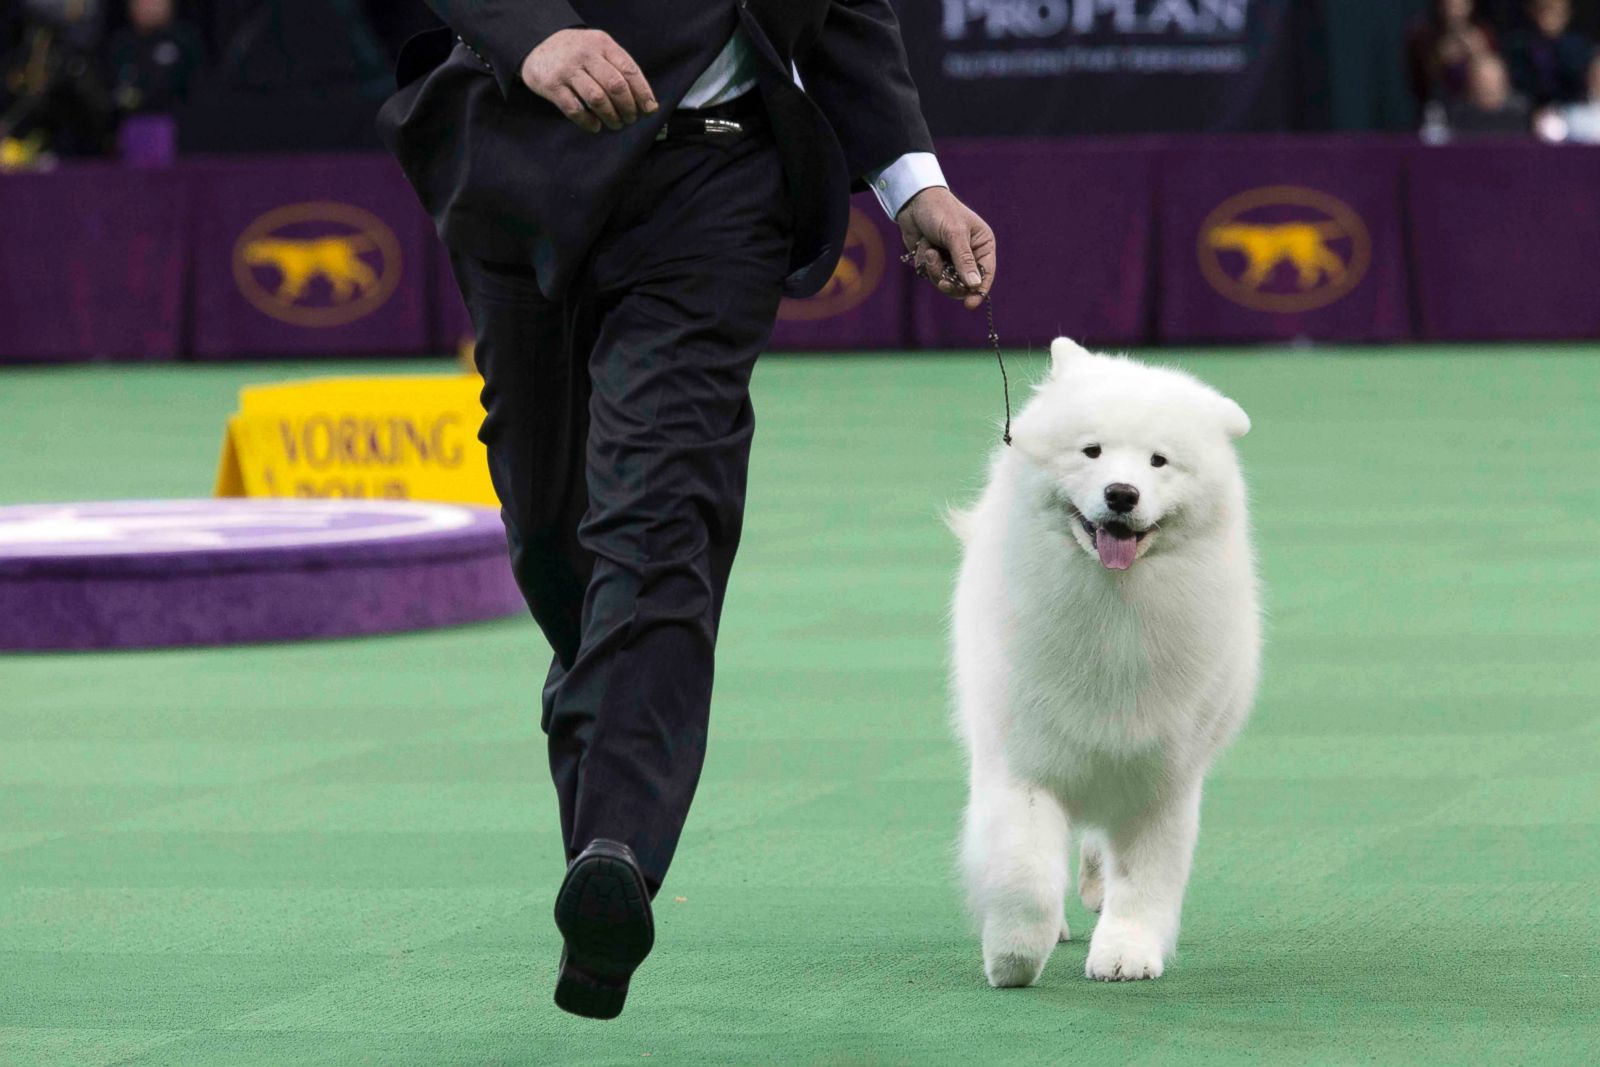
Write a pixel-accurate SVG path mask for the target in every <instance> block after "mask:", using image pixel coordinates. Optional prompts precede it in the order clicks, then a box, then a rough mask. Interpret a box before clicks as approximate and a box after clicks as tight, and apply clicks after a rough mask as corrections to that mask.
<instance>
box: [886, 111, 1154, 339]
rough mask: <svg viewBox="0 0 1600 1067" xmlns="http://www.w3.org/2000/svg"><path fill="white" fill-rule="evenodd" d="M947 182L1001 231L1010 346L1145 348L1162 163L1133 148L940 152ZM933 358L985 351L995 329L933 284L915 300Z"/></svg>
mask: <svg viewBox="0 0 1600 1067" xmlns="http://www.w3.org/2000/svg"><path fill="white" fill-rule="evenodd" d="M939 159H940V162H941V163H942V164H943V167H944V171H945V177H946V178H948V179H949V181H950V184H951V187H952V188H953V189H955V190H956V191H957V193H958V195H960V197H961V198H962V200H964V201H965V202H966V203H968V204H971V205H972V206H973V207H974V208H975V209H976V210H977V211H979V212H980V213H981V214H982V215H983V216H984V218H985V219H987V220H988V222H989V225H990V226H992V227H994V231H995V239H996V243H997V245H998V247H999V254H1000V255H999V258H1000V265H999V271H998V276H997V282H998V284H999V286H1000V287H999V288H998V289H997V290H996V291H995V308H996V312H995V315H996V322H995V325H996V327H997V329H998V330H999V331H1000V339H1001V341H1002V342H1003V343H1004V344H1005V345H1007V346H1008V347H1018V346H1028V345H1032V346H1037V347H1043V346H1048V345H1049V343H1050V342H1051V341H1052V340H1054V339H1055V338H1057V337H1060V336H1063V335H1065V336H1068V337H1072V338H1074V339H1075V340H1079V341H1086V342H1090V343H1098V344H1104V345H1131V344H1137V343H1139V342H1140V341H1142V340H1143V339H1144V338H1145V336H1146V334H1147V332H1148V330H1147V323H1148V322H1149V317H1150V285H1149V277H1150V247H1151V238H1152V236H1153V234H1152V230H1153V221H1154V220H1153V218H1152V214H1151V211H1150V205H1151V204H1152V203H1153V202H1154V192H1153V187H1154V175H1155V166H1154V163H1155V156H1154V155H1153V154H1152V153H1150V152H1142V151H1137V150H1134V149H1131V148H1130V147H1128V146H1126V145H1116V146H1106V145H1098V146H1082V147H1075V148H1074V149H1073V150H1072V151H1070V152H1064V151H1062V146H1061V143H1060V142H1056V141H994V142H972V141H957V142H954V143H952V144H950V145H947V146H941V149H940V152H939ZM912 324H913V335H912V336H913V338H914V342H915V344H916V345H918V346H919V347H926V348H978V347H982V346H983V344H984V340H985V337H986V335H987V324H986V322H985V320H984V316H983V315H982V313H981V312H980V313H977V314H974V313H971V312H968V311H967V310H966V309H965V308H963V307H962V306H961V305H960V304H957V303H955V302H954V301H952V300H950V299H949V298H948V297H944V296H941V295H940V294H939V293H937V292H935V291H934V290H933V289H932V288H931V287H929V286H927V285H926V284H921V285H918V286H917V289H916V295H915V297H914V298H913V301H912Z"/></svg>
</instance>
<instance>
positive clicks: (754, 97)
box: [656, 92, 767, 141]
mask: <svg viewBox="0 0 1600 1067" xmlns="http://www.w3.org/2000/svg"><path fill="white" fill-rule="evenodd" d="M766 125H767V112H766V108H764V107H762V106H761V94H760V93H756V92H748V93H745V94H744V95H743V96H741V97H739V98H738V99H736V100H729V101H728V102H727V103H726V104H718V105H717V106H716V107H700V108H693V109H686V108H680V109H679V110H677V111H674V112H673V113H672V114H671V115H668V116H667V121H666V122H665V123H664V124H663V125H662V127H661V131H660V132H659V133H657V134H656V140H658V141H668V140H674V141H675V140H678V139H680V138H695V139H702V140H707V141H723V140H732V139H734V138H736V137H743V136H745V135H746V134H751V133H755V132H756V131H757V130H761V129H765V128H766Z"/></svg>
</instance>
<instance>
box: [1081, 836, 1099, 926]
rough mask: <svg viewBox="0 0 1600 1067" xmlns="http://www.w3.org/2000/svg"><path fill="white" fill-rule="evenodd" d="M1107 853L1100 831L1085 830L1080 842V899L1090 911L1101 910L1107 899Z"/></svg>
mask: <svg viewBox="0 0 1600 1067" xmlns="http://www.w3.org/2000/svg"><path fill="white" fill-rule="evenodd" d="M1105 854H1106V842H1105V838H1104V837H1102V836H1101V834H1100V831H1098V830H1086V831H1084V834H1083V840H1082V841H1079V842H1078V899H1079V900H1081V901H1083V906H1084V907H1086V908H1088V909H1089V910H1090V911H1099V910H1100V906H1101V904H1103V903H1104V902H1105V899H1106V878H1105Z"/></svg>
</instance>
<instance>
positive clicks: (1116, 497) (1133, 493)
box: [1106, 482, 1139, 515]
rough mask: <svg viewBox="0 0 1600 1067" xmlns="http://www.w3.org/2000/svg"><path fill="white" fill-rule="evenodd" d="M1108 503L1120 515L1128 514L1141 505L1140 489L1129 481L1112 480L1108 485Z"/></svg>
mask: <svg viewBox="0 0 1600 1067" xmlns="http://www.w3.org/2000/svg"><path fill="white" fill-rule="evenodd" d="M1106 503H1107V504H1109V505H1110V507H1111V510H1112V511H1115V512H1116V513H1117V514H1118V515H1126V514H1127V513H1128V512H1130V511H1132V510H1133V509H1134V508H1136V507H1138V506H1139V490H1138V488H1137V487H1136V486H1132V485H1129V484H1128V483H1127V482H1112V483H1111V484H1110V485H1108V486H1106Z"/></svg>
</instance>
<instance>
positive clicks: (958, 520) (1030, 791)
mask: <svg viewBox="0 0 1600 1067" xmlns="http://www.w3.org/2000/svg"><path fill="white" fill-rule="evenodd" d="M1050 355H1051V368H1050V374H1049V377H1048V378H1047V379H1046V380H1045V381H1044V382H1043V383H1042V384H1041V385H1040V386H1039V387H1038V389H1037V391H1036V392H1035V394H1034V395H1033V397H1032V399H1031V400H1030V401H1029V402H1028V404H1027V405H1026V407H1025V408H1024V409H1023V410H1022V412H1021V413H1020V414H1019V416H1018V418H1017V421H1016V429H1015V433H1014V434H1013V440H1014V442H1015V447H1013V448H1002V449H1000V450H999V452H998V454H997V455H996V456H995V457H994V461H993V464H992V466H991V468H990V472H989V483H988V486H987V487H986V488H985V490H984V492H983V495H982V497H981V498H980V499H979V500H978V502H977V504H976V505H975V506H974V507H973V508H972V509H971V510H969V511H964V512H958V513H955V514H953V515H952V516H951V525H952V526H953V527H954V528H955V530H956V532H957V534H958V535H960V537H961V539H962V541H963V542H964V553H963V560H962V564H961V575H960V579H959V581H958V583H957V587H956V594H955V610H954V617H953V637H954V660H955V662H954V667H955V690H956V700H957V704H958V718H959V726H960V730H961V733H962V736H963V739H964V740H965V742H966V747H967V750H968V755H969V757H970V764H971V767H970V770H971V797H970V801H969V804H968V807H967V812H966V826H965V833H964V840H963V846H962V865H963V867H964V869H965V874H966V878H967V883H968V888H969V891H970V895H971V902H972V906H973V909H974V911H975V913H976V915H977V917H978V919H979V921H980V922H981V924H982V931H983V966H984V973H985V974H986V975H987V976H988V979H989V982H990V984H991V985H995V986H1025V985H1030V984H1032V983H1033V982H1034V981H1035V980H1036V979H1037V978H1038V977H1039V975H1040V973H1041V972H1042V971H1043V970H1044V965H1045V961H1046V960H1048V959H1049V957H1050V953H1051V950H1052V949H1053V948H1054V947H1055V945H1056V943H1057V941H1058V940H1059V941H1066V940H1067V939H1068V938H1069V937H1070V934H1069V933H1068V930H1067V925H1066V922H1065V918H1064V914H1063V905H1064V898H1065V896H1066V890H1067V851H1068V835H1069V827H1070V828H1075V829H1078V830H1080V831H1081V843H1080V846H1079V859H1078V894H1079V896H1080V897H1081V898H1082V900H1083V903H1084V906H1085V907H1087V908H1089V909H1091V910H1094V911H1098V912H1100V919H1099V922H1098V923H1097V924H1096V926H1095V930H1094V936H1093V938H1092V939H1091V940H1090V943H1089V958H1088V963H1087V965H1086V967H1085V972H1086V974H1087V975H1088V977H1090V978H1098V979H1104V980H1112V981H1126V980H1132V979H1139V978H1158V977H1160V975H1161V972H1162V969H1163V967H1164V966H1165V963H1166V960H1167V959H1168V958H1169V957H1170V956H1171V954H1172V952H1173V950H1174V948H1175V947H1176V944H1177V937H1178V917H1179V912H1180V910H1181V908H1182V904H1183V892H1184V886H1185V884H1186V883H1187V882H1188V879H1189V865H1190V860H1191V858H1192V856H1193V853H1194V846H1195V837H1196V834H1197V832H1198V830H1199V820H1200V786H1201V781H1202V779H1203V778H1204V777H1205V774H1206V771H1207V769H1208V768H1209V767H1210V765H1211V763H1212V761H1213V760H1214V759H1215V758H1216V756H1217V754H1218V753H1219V752H1220V751H1221V749H1222V748H1223V747H1224V746H1225V745H1226V744H1227V743H1228V742H1229V740H1231V739H1232V737H1233V736H1234V734H1235V733H1237V732H1238V730H1239V728H1240V726H1242V725H1243V723H1244V720H1245V717H1246V716H1247V715H1248V714H1249V712H1250V707H1251V704H1252V702H1253V701H1254V698H1255V689H1256V678H1257V672H1258V664H1259V659H1260V645H1261V627H1260V619H1259V614H1258V608H1257V593H1256V576H1255V563H1254V557H1253V552H1252V549H1251V544H1250V530H1249V523H1248V520H1247V515H1246V510H1245V486H1244V479H1243V476H1242V475H1241V473H1240V470H1239V462H1238V458H1237V456H1236V455H1235V454H1234V449H1233V443H1232V442H1233V440H1234V439H1235V438H1237V437H1240V436H1242V435H1243V434H1244V433H1245V432H1246V431H1248V430H1249V429H1250V419H1249V417H1248V416H1246V415H1245V413H1244V411H1243V409H1241V408H1240V407H1239V405H1238V404H1236V403H1234V402H1233V401H1232V400H1230V399H1228V398H1227V397H1225V396H1223V395H1222V394H1220V393H1218V392H1216V391H1215V390H1213V389H1211V388H1210V387H1208V386H1206V385H1205V384H1203V383H1202V382H1200V381H1198V380H1196V379H1195V378H1192V377H1190V376H1189V375H1187V374H1184V373H1182V372H1180V371H1176V370H1170V369H1164V368H1157V367H1151V366H1146V365H1144V364H1141V363H1137V362H1135V361H1133V360H1131V359H1126V358H1122V357H1115V356H1103V355H1095V354H1091V353H1089V352H1087V351H1085V350H1084V349H1082V348H1080V347H1079V346H1078V345H1076V344H1074V343H1073V342H1071V341H1068V340H1066V339H1065V338H1062V339H1059V340H1057V341H1056V342H1055V343H1054V344H1052V345H1051V346H1050Z"/></svg>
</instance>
